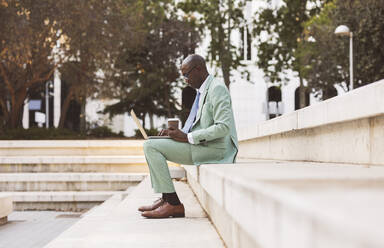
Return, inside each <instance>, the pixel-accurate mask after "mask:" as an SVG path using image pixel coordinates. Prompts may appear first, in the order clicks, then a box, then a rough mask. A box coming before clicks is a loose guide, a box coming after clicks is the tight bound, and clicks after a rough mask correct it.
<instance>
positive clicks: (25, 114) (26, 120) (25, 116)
mask: <svg viewBox="0 0 384 248" xmlns="http://www.w3.org/2000/svg"><path fill="white" fill-rule="evenodd" d="M23 128H24V129H28V128H29V99H28V98H27V99H25V101H24V111H23Z"/></svg>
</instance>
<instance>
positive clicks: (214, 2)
mask: <svg viewBox="0 0 384 248" xmlns="http://www.w3.org/2000/svg"><path fill="white" fill-rule="evenodd" d="M246 2H247V1H245V0H240V1H231V0H227V1H224V0H203V1H195V0H184V1H181V2H180V3H179V4H178V7H179V8H181V9H182V10H183V11H184V12H185V13H187V14H189V15H191V16H192V18H194V17H193V14H194V13H195V12H197V13H199V15H200V17H199V18H198V20H197V25H198V27H199V28H200V32H201V33H202V34H204V33H205V31H206V30H208V31H209V34H210V39H211V40H210V46H209V48H208V57H209V59H208V60H211V61H212V62H215V63H216V64H217V66H219V67H220V68H221V71H222V73H223V78H224V82H225V84H226V85H227V87H229V84H230V82H231V80H230V76H231V71H232V70H236V69H237V68H238V67H239V66H242V65H243V64H242V63H241V59H242V54H241V53H239V52H238V48H237V47H236V46H234V45H233V44H232V42H231V36H232V33H233V32H234V31H235V30H239V29H240V28H241V27H242V24H243V23H244V16H243V7H244V5H245V3H246ZM199 15H198V16H199Z"/></svg>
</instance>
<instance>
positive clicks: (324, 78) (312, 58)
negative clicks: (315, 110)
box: [298, 0, 384, 99]
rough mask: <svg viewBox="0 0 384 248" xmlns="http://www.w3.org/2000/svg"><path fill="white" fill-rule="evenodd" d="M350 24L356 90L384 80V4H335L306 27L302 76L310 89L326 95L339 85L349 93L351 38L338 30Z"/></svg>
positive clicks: (366, 1) (373, 1)
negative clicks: (352, 38)
mask: <svg viewBox="0 0 384 248" xmlns="http://www.w3.org/2000/svg"><path fill="white" fill-rule="evenodd" d="M339 25H347V26H348V27H349V28H350V30H351V31H352V32H353V35H354V87H355V88H356V87H360V86H363V85H366V84H369V83H372V82H375V81H377V80H379V79H382V78H384V67H383V66H382V65H383V63H384V48H383V46H382V40H383V38H384V1H383V0H364V1H358V0H354V1H351V0H348V1H333V2H332V3H329V4H327V5H326V7H325V8H324V10H322V12H321V13H320V14H319V15H317V16H315V17H313V18H312V19H311V20H309V21H308V22H307V23H306V24H305V35H306V39H307V40H308V42H306V43H305V44H303V45H301V46H300V48H299V52H298V54H299V56H300V58H301V60H302V61H303V62H302V63H304V64H305V66H303V67H302V70H301V73H302V75H303V76H304V78H305V79H306V80H307V81H308V84H309V85H310V87H312V88H315V89H318V90H322V91H323V92H325V94H324V96H323V98H324V99H327V98H328V97H329V96H328V95H327V94H326V92H328V91H329V90H328V89H329V88H330V87H333V85H334V84H338V85H340V86H342V87H343V88H344V90H345V91H347V90H348V87H347V85H348V84H349V83H348V82H349V39H348V38H346V37H337V36H336V35H335V34H334V31H335V29H336V27H337V26H339Z"/></svg>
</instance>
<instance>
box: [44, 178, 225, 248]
mask: <svg viewBox="0 0 384 248" xmlns="http://www.w3.org/2000/svg"><path fill="white" fill-rule="evenodd" d="M175 187H176V190H177V192H178V193H179V197H180V199H181V201H182V202H183V203H184V205H185V207H186V218H170V219H145V218H143V217H141V215H140V213H139V212H138V211H137V208H138V206H141V205H143V204H148V203H150V202H152V201H153V200H154V199H156V195H155V194H153V193H152V190H151V186H150V180H149V178H147V179H145V180H144V181H143V182H142V183H141V184H140V185H138V186H137V187H136V188H135V189H134V190H133V191H132V193H131V194H129V195H128V196H127V197H126V198H125V199H124V200H123V201H121V199H118V198H116V196H114V198H110V199H109V200H108V201H106V202H105V203H104V204H102V205H100V206H99V207H97V208H95V209H92V210H91V211H90V212H89V213H87V214H85V216H84V217H83V218H82V219H81V220H79V221H78V222H77V223H76V224H74V225H73V226H72V227H70V228H69V229H68V230H66V231H65V232H63V233H62V234H61V235H60V236H59V237H58V238H56V239H55V240H53V241H52V242H50V243H49V244H48V245H47V246H46V248H59V247H92V248H93V247H96V248H98V247H100V248H102V247H110V248H114V247H116V248H120V247H138V248H141V247H150V248H152V247H186V248H187V247H193V248H195V247H212V248H214V247H218V248H219V247H224V246H223V243H222V241H221V240H220V237H219V236H218V235H217V233H216V231H215V229H214V228H213V227H212V225H211V223H210V222H209V220H208V219H207V216H206V214H205V213H204V211H203V210H202V209H201V207H200V206H199V204H198V202H197V201H196V198H195V197H194V195H193V193H192V192H191V190H190V189H189V187H188V185H186V184H185V183H182V182H175Z"/></svg>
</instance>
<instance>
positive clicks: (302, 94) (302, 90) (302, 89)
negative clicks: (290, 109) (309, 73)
mask: <svg viewBox="0 0 384 248" xmlns="http://www.w3.org/2000/svg"><path fill="white" fill-rule="evenodd" d="M299 79H300V87H299V102H300V104H299V108H301V109H302V108H305V107H306V106H307V103H306V97H305V91H306V88H305V87H304V84H303V78H302V77H301V76H299Z"/></svg>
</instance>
